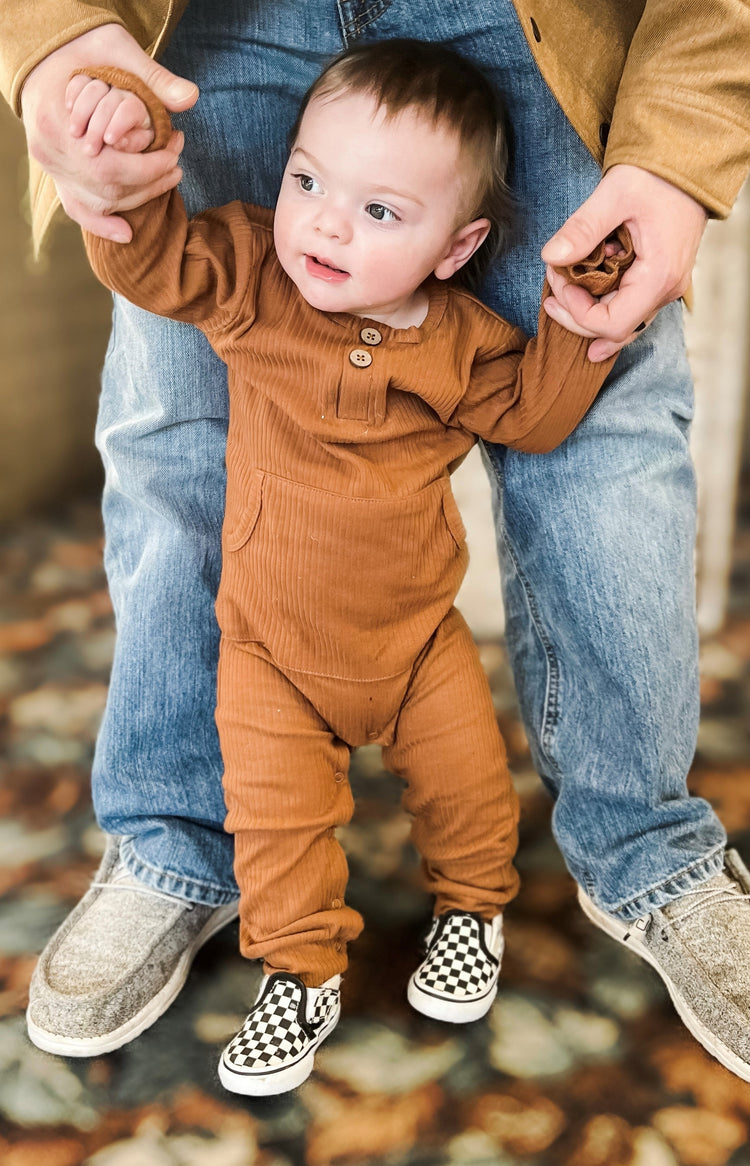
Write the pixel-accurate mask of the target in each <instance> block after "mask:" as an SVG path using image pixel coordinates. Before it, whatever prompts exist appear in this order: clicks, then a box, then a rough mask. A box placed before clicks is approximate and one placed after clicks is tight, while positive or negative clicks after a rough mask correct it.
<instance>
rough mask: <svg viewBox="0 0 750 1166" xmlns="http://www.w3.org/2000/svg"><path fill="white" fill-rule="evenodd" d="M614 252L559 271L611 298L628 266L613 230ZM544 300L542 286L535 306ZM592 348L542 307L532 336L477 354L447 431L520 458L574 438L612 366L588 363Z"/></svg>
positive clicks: (622, 233)
mask: <svg viewBox="0 0 750 1166" xmlns="http://www.w3.org/2000/svg"><path fill="white" fill-rule="evenodd" d="M617 239H618V243H619V247H620V250H619V252H618V253H617V254H615V255H608V254H607V246H606V241H605V242H602V243H600V244H599V246H598V247H597V248H596V249H595V250H594V251H593V252H592V254H591V255H590V256H588V257H587V259H585V260H583V262H581V263H575V264H573V265H571V266H570V267H568V268H564V269H561V270H563V271H564V273H565V275H566V277H567V278H568V279H569V280H571V281H572V282H574V283H576V284H578V285H580V286H581V287H584V288H586V290H587V291H589V292H591V294H592V295H597V296H601V295H604V294H605V293H606V292H609V291H613V290H614V289H615V288H616V287H617V286H618V284H619V282H620V278H621V276H622V274H623V273H624V272H625V271H626V270H627V268H628V267H629V266H630V265H631V264H632V262H633V259H634V256H635V252H634V250H633V244H632V240H631V238H630V234H629V232H628V231H627V230H626V229H625V228H623V227H621V228H619V229H618V231H617ZM549 294H550V288H549V284H548V283H546V282H545V285H544V291H543V292H542V300H544V299H545V298H546V297H547V296H548V295H549ZM590 343H591V341H590V340H589V339H588V338H587V337H585V336H577V335H576V334H575V333H573V332H569V331H568V330H567V329H566V328H563V327H561V326H560V325H559V324H557V323H556V322H555V321H554V320H552V319H551V317H550V316H548V315H547V313H546V312H545V310H544V308H543V307H540V309H539V325H538V332H537V335H536V337H535V338H534V339H533V340H529V341H528V342H527V340H526V337H525V336H524V334H523V332H522V331H521V330H520V328H516V329H514V330H513V331H512V333H511V334H510V336H509V337H508V336H507V335H503V336H501V338H500V341H499V343H497V342H496V343H494V344H486V345H483V346H480V347H479V348H478V349H477V353H476V356H475V359H474V362H473V364H472V368H471V375H470V380H469V385H468V388H467V391H466V392H465V394H464V396H463V398H462V400H461V402H460V404H459V405H458V407H457V409H456V411H455V413H454V415H453V417H452V418H451V424H454V425H461V426H462V427H463V428H464V429H467V430H469V432H471V433H475V434H476V435H477V436H478V437H483V438H484V439H485V440H487V441H493V442H497V443H498V444H500V445H508V446H511V447H512V448H513V449H520V450H523V451H524V452H526V453H547V452H549V450H551V449H554V448H555V446H557V445H560V443H561V442H562V441H564V440H565V438H566V437H567V436H568V435H569V434H570V433H572V432H573V430H574V429H575V427H576V425H578V423H579V421H581V420H582V418H583V417H584V415H585V414H586V412H587V410H588V409H589V408H590V407H591V405H592V404H593V402H594V399H595V397H596V395H597V393H598V392H599V390H600V388H601V387H602V384H603V383H604V380H605V378H606V376H607V374H608V373H609V371H610V369H611V368H612V366H613V365H614V363H615V360H616V359H617V357H616V355H615V356H613V357H610V359H609V360H604V361H600V362H597V363H594V362H592V361H590V360H589V359H588V356H587V352H588V348H589V345H590Z"/></svg>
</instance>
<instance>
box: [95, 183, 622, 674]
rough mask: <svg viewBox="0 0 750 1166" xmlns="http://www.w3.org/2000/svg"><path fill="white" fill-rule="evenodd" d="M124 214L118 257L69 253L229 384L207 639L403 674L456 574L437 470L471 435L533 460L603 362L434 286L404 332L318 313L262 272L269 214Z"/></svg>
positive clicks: (284, 661) (164, 205)
mask: <svg viewBox="0 0 750 1166" xmlns="http://www.w3.org/2000/svg"><path fill="white" fill-rule="evenodd" d="M128 217H129V218H130V221H131V223H132V225H133V229H134V240H133V242H132V243H131V244H129V245H125V246H123V245H118V244H112V243H108V242H106V241H105V240H101V239H96V238H93V237H88V239H87V246H88V250H89V254H90V256H91V260H92V263H93V265H94V269H95V270H96V272H97V274H98V275H99V277H100V278H101V279H102V280H103V282H105V283H106V284H107V285H108V286H110V287H113V288H115V289H116V290H117V291H120V292H122V293H123V294H124V295H126V296H127V297H128V298H129V299H131V300H133V301H134V302H135V303H137V304H139V305H140V306H142V307H145V308H148V309H149V310H151V311H155V312H158V313H160V314H163V315H167V316H171V317H174V318H176V319H180V320H186V321H190V322H193V323H195V324H197V325H198V326H199V327H201V328H202V329H203V331H204V332H205V333H206V335H207V336H208V338H209V340H210V341H211V343H212V344H213V346H214V348H215V349H216V351H217V352H218V353H219V355H220V356H221V357H222V358H223V359H224V360H225V361H226V362H227V365H228V368H229V378H230V400H231V408H230V425H229V437H228V443H227V471H228V485H227V503H226V518H225V534H224V541H225V559H224V575H223V579H222V585H221V589H220V594H219V601H218V606H217V613H218V616H219V622H220V624H221V627H222V630H223V632H224V633H225V634H226V635H229V636H231V637H232V638H234V639H238V640H257V641H260V642H261V643H263V644H265V645H266V647H268V648H269V650H270V651H272V652H273V654H274V657H275V658H276V659H277V661H278V662H279V663H280V664H281V665H282V666H283V667H286V668H299V669H304V670H309V671H314V672H317V673H321V674H325V675H328V676H336V677H340V678H346V679H375V678H383V677H387V676H394V675H396V674H398V673H400V672H402V671H403V670H404V669H406V668H408V667H409V666H410V663H411V661H413V659H414V658H415V656H416V655H417V653H418V652H419V650H420V649H421V648H422V646H423V645H424V643H425V642H426V640H427V638H428V637H429V635H430V634H431V632H432V631H433V630H434V629H435V628H436V627H437V625H438V623H439V622H440V620H441V618H442V617H443V616H444V615H445V614H446V612H447V611H448V610H449V609H450V607H451V605H452V603H453V599H454V596H455V594H456V591H457V590H458V587H459V584H460V582H461V579H462V577H463V574H464V570H465V565H466V552H465V548H464V543H463V528H462V526H461V521H460V518H459V517H458V514H457V511H456V509H455V503H454V502H453V499H452V496H451V493H450V485H449V480H448V472H447V467H448V466H449V465H450V464H451V463H453V462H454V461H456V459H458V458H460V457H461V456H462V455H463V454H465V453H466V451H467V450H468V449H469V448H470V446H471V445H472V443H473V441H474V439H475V435H476V434H478V435H480V436H482V437H485V438H487V439H488V440H490V441H497V442H502V443H505V444H508V445H512V446H514V447H516V448H519V449H524V450H529V451H542V450H547V449H550V448H552V447H553V446H554V445H556V444H557V443H559V442H560V441H562V440H563V438H564V437H566V436H567V434H568V433H569V432H570V431H571V430H572V429H573V428H574V426H575V425H576V424H577V422H578V421H579V420H580V419H581V417H582V416H583V415H584V413H585V412H586V409H587V408H588V406H589V405H590V404H591V402H592V401H593V399H594V397H595V396H596V393H597V391H598V389H599V387H600V385H601V382H602V381H603V379H604V377H605V375H606V373H607V371H608V370H609V368H610V367H611V364H612V362H611V361H609V362H604V363H602V364H592V363H591V362H590V361H588V360H587V358H586V349H587V347H588V341H587V340H585V339H583V338H580V337H578V336H574V335H573V334H572V333H570V332H568V331H566V330H565V329H563V328H561V327H559V326H558V325H557V324H555V323H554V322H553V321H552V320H550V319H549V317H548V316H547V315H546V313H544V312H541V313H540V317H539V335H538V337H537V338H536V339H535V340H532V341H531V342H530V343H528V344H527V342H526V338H525V337H524V336H523V334H522V333H521V332H520V331H519V330H518V329H516V328H513V327H511V326H510V325H509V324H507V323H506V322H504V321H502V320H500V319H499V318H498V317H497V316H496V315H495V314H494V313H493V312H491V311H490V310H489V309H487V308H486V307H484V306H483V305H482V304H480V303H479V302H478V301H477V300H475V299H474V298H473V297H472V296H470V295H468V294H467V293H465V292H463V291H459V290H456V289H451V288H448V287H446V286H445V285H443V284H438V283H434V285H433V286H432V287H431V288H430V289H429V291H430V306H429V310H428V314H427V317H426V319H425V321H424V323H423V324H422V325H421V327H419V328H414V327H412V328H408V329H392V328H389V327H388V326H387V325H385V324H378V323H373V324H369V323H368V322H367V321H365V320H363V319H361V318H359V317H354V316H348V315H326V314H324V313H322V312H318V311H316V310H315V309H313V308H311V307H310V306H309V305H308V304H307V303H306V302H305V301H304V300H303V299H302V298H301V297H300V295H299V294H298V292H297V289H296V288H295V286H294V285H293V284H292V282H291V281H290V280H289V279H288V277H287V276H286V274H285V273H284V271H283V270H282V269H281V267H280V266H279V264H278V262H277V260H276V257H275V253H274V250H273V236H272V215H271V213H270V212H269V211H262V210H259V209H257V208H254V207H250V206H247V205H244V204H240V203H231V204H229V205H228V206H225V207H221V208H218V209H214V210H211V211H207V212H206V213H205V214H203V215H200V216H198V218H197V219H195V220H193V221H192V222H191V223H188V221H187V219H186V217H185V212H184V208H183V205H182V201H181V199H180V196H179V195H178V194H177V193H176V192H172V193H171V194H170V195H165V196H163V197H162V198H161V199H158V200H156V201H154V202H152V203H150V204H148V206H147V207H145V208H142V209H140V210H139V211H135V212H131V213H130V215H129V216H128ZM365 335H367V336H372V335H374V336H376V337H377V338H378V339H377V342H372V343H368V341H367V340H365V339H363V337H364V336H365ZM362 353H364V355H365V357H366V362H365V363H364V364H363V365H359V364H357V363H356V362H357V360H358V359H361V355H360V354H362Z"/></svg>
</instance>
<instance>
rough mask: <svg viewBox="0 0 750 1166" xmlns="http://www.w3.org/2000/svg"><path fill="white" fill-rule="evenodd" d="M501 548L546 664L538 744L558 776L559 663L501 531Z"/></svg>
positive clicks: (511, 550) (505, 535)
mask: <svg viewBox="0 0 750 1166" xmlns="http://www.w3.org/2000/svg"><path fill="white" fill-rule="evenodd" d="M502 540H503V544H504V546H505V548H506V550H507V552H508V555H509V556H510V558H511V559H512V560H513V566H514V567H515V571H516V574H517V576H518V579H519V582H520V584H521V586H522V588H523V592H524V596H525V598H526V603H527V605H528V609H529V615H530V617H531V622H532V624H533V626H534V630H535V631H536V634H537V636H538V637H539V642H540V643H541V645H542V650H543V651H544V656H545V659H546V661H547V683H546V688H545V696H544V708H543V710H542V724H541V732H540V734H539V744H540V745H541V747H542V749H543V751H544V755H545V758H546V760H547V761H548V762H549V764H550V766H551V767H552V768H553V770H554V772H555V773H556V774H557V775H558V776H559V775H560V768H559V766H558V764H557V762H556V761H555V759H554V757H553V756H552V754H551V748H552V738H553V734H554V730H555V729H556V728H557V725H558V723H559V720H560V663H559V661H558V659H557V656H556V655H555V651H554V648H553V647H552V641H551V640H550V638H549V636H548V635H547V633H546V632H545V630H544V627H543V625H542V620H541V613H540V610H539V605H538V604H537V602H536V599H535V597H534V593H533V591H532V588H531V584H530V583H529V581H528V579H527V578H526V576H525V575H524V573H523V571H522V570H521V564H520V561H519V559H518V556H517V555H516V553H515V551H514V549H513V546H512V544H511V542H510V539H509V538H508V537H507V534H506V532H505V530H504V529H503V531H502Z"/></svg>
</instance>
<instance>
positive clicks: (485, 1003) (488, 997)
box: [406, 976, 497, 1024]
mask: <svg viewBox="0 0 750 1166" xmlns="http://www.w3.org/2000/svg"><path fill="white" fill-rule="evenodd" d="M496 996H497V984H496V983H495V984H493V985H492V987H491V988H489V989H488V990H487V992H486V993H485V995H484V996H480V997H479V998H478V999H476V1000H466V1001H456V1000H446V999H445V998H444V997H442V996H432V995H430V993H429V992H425V991H424V989H423V988H420V987H419V985H418V984H417V983H415V979H414V976H412V977H411V979H410V980H409V984H408V987H407V989H406V998H407V1000H408V1001H409V1003H410V1004H411V1006H412V1008H415V1009H416V1011H417V1012H421V1013H422V1015H423V1016H429V1017H430V1018H431V1019H432V1020H444V1021H446V1022H447V1023H448V1024H469V1023H470V1022H471V1021H472V1020H481V1019H482V1017H483V1016H486V1015H487V1013H488V1012H489V1010H490V1008H491V1007H492V1003H493V1001H494V999H495V997H496Z"/></svg>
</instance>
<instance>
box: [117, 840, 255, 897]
mask: <svg viewBox="0 0 750 1166" xmlns="http://www.w3.org/2000/svg"><path fill="white" fill-rule="evenodd" d="M134 839H135V835H133V834H131V835H130V836H129V837H123V838H121V839H120V856H121V858H122V860H123V862H125V865H126V866H127V868H128V870H129V871H130V873H131V874H132V875H133V877H134V878H138V877H139V873H138V872H139V871H141V872H143V871H147V872H148V873H149V874H151V875H153V876H154V878H155V881H156V883H157V886H158V889H160V890H163V889H164V884H165V883H169V884H170V885H171V886H172V887H177V886H181V887H183V888H185V889H187V888H188V887H195V888H196V889H198V888H199V889H200V890H202V891H208V892H213V893H215V894H216V895H218V896H220V898H221V903H217V904H206V905H207V906H220V905H221V904H222V903H232V902H234V901H235V900H236V899H237V897H238V896H237V894H236V893H233V892H232V890H231V889H229V888H227V887H220V886H217V885H216V884H215V883H209V882H205V881H204V880H202V879H195V878H186V877H185V876H184V875H177V874H173V873H172V872H171V871H166V870H160V869H159V868H158V867H156V866H152V865H151V863H150V862H146V861H145V859H142V858H141V857H140V855H138V854H137V853H136V850H135V846H134ZM126 848H127V849H128V851H129V852H130V854H131V855H132V857H133V858H134V859H135V862H134V863H133V865H132V866H131V865H129V864H128V863H127V862H126V861H125V854H124V851H125V849H126ZM141 881H145V880H144V879H142V880H141ZM177 897H178V898H181V899H182V898H184V899H186V901H192V900H190V899H189V896H187V895H177Z"/></svg>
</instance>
